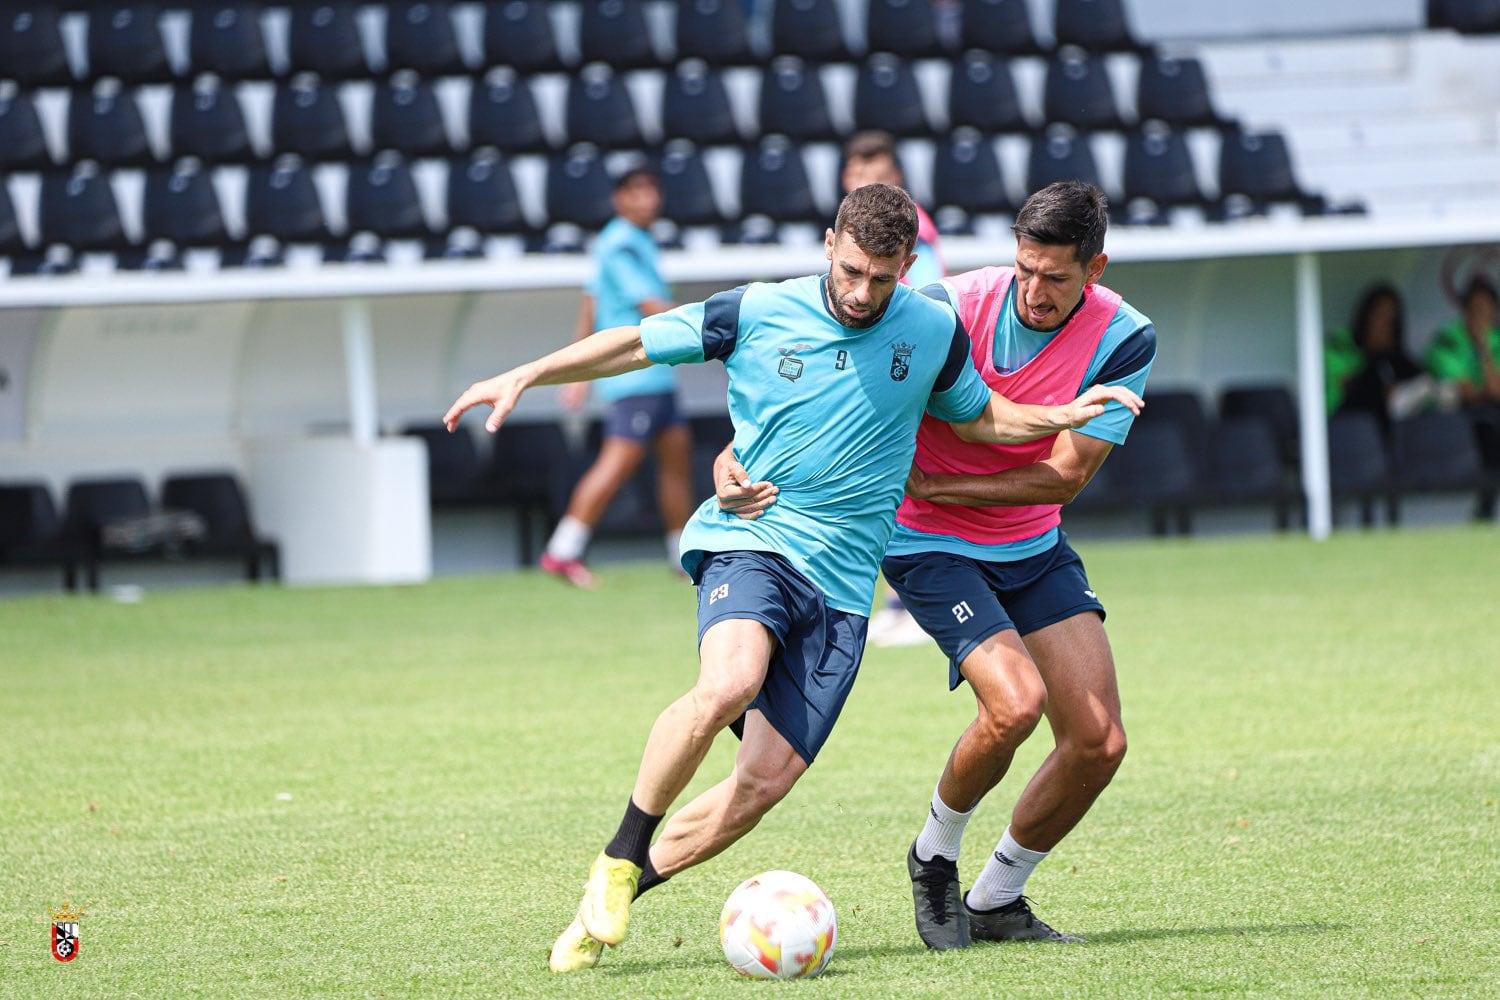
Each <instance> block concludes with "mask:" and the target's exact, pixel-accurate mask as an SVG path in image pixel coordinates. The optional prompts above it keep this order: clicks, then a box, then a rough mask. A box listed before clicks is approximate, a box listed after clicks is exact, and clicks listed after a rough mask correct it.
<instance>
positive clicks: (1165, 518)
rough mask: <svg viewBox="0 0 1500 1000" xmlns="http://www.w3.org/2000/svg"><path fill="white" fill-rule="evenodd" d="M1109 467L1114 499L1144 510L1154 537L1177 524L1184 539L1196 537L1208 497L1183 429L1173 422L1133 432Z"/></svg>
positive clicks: (1113, 454)
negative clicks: (1196, 517)
mask: <svg viewBox="0 0 1500 1000" xmlns="http://www.w3.org/2000/svg"><path fill="white" fill-rule="evenodd" d="M1148 405H1149V404H1148ZM1105 466H1106V467H1108V468H1109V486H1110V490H1109V492H1110V495H1111V498H1112V499H1113V500H1114V501H1116V502H1118V503H1122V504H1125V505H1128V506H1129V507H1132V508H1137V509H1139V508H1144V509H1145V510H1146V512H1147V516H1148V517H1149V519H1150V523H1151V531H1152V534H1155V535H1165V534H1167V533H1168V529H1169V528H1170V527H1171V526H1172V525H1174V524H1175V525H1176V527H1177V530H1178V532H1179V533H1180V534H1184V535H1186V534H1188V533H1189V532H1191V530H1192V510H1193V507H1194V506H1195V505H1196V504H1199V503H1201V502H1202V501H1203V500H1204V498H1205V495H1206V494H1205V492H1204V490H1203V487H1202V475H1201V470H1200V468H1199V467H1198V465H1197V464H1196V463H1195V462H1194V460H1193V456H1192V453H1191V451H1190V450H1189V444H1188V441H1187V438H1186V436H1185V435H1184V433H1183V431H1182V428H1181V427H1179V426H1177V425H1176V424H1174V423H1171V422H1168V421H1161V422H1158V423H1139V424H1136V425H1134V426H1132V427H1131V429H1130V436H1129V438H1128V439H1127V440H1126V441H1125V443H1124V444H1122V445H1120V446H1119V447H1117V448H1115V449H1114V451H1113V452H1111V453H1110V457H1109V461H1108V462H1106V463H1105ZM1095 502H1096V503H1098V502H1099V500H1096V501H1095Z"/></svg>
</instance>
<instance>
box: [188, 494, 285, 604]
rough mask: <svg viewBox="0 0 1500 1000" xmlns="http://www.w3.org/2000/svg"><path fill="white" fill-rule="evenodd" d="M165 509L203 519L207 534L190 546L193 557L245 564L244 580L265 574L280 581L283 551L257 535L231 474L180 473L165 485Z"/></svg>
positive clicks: (192, 542)
mask: <svg viewBox="0 0 1500 1000" xmlns="http://www.w3.org/2000/svg"><path fill="white" fill-rule="evenodd" d="M161 502H162V507H163V508H165V509H168V510H171V509H177V510H186V511H191V512H192V513H194V514H197V515H198V516H199V517H200V518H202V519H203V525H204V529H205V531H204V534H203V536H202V537H201V538H197V539H194V540H192V541H191V542H188V543H187V544H186V545H185V547H184V551H185V553H186V554H187V555H190V556H226V557H232V558H237V559H243V560H244V561H245V579H247V580H251V581H256V580H259V579H261V575H262V573H263V572H264V574H265V575H266V576H268V577H269V578H270V579H272V580H276V579H279V578H280V577H281V556H280V547H279V546H278V545H277V544H276V543H275V542H274V541H272V540H271V539H269V538H262V537H260V536H259V535H258V534H256V531H255V523H254V521H253V520H252V519H251V516H250V504H249V501H248V500H246V498H245V493H244V490H243V489H241V488H240V482H239V478H238V477H237V476H235V475H234V474H233V473H230V472H204V473H192V474H188V473H179V474H175V475H170V476H168V477H167V478H166V479H165V480H163V481H162V487H161Z"/></svg>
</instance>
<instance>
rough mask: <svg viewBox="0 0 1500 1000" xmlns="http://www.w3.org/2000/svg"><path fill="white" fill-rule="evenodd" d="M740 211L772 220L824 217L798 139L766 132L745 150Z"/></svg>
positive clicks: (741, 165) (782, 220)
mask: <svg viewBox="0 0 1500 1000" xmlns="http://www.w3.org/2000/svg"><path fill="white" fill-rule="evenodd" d="M740 212H741V214H742V215H746V216H752V215H759V216H763V217H765V218H767V219H769V220H771V221H772V222H817V221H821V220H822V213H821V212H820V211H819V209H818V206H817V204H816V202H814V200H813V195H812V185H811V184H810V183H809V181H808V177H807V167H806V165H805V164H804V163H803V162H802V153H801V150H800V149H799V148H798V146H797V144H796V143H794V142H792V141H791V140H789V139H788V138H787V137H786V136H781V135H767V136H762V137H761V140H760V142H759V143H757V144H756V146H755V148H754V149H753V150H751V151H750V152H747V153H746V154H745V158H744V160H743V161H741V164H740Z"/></svg>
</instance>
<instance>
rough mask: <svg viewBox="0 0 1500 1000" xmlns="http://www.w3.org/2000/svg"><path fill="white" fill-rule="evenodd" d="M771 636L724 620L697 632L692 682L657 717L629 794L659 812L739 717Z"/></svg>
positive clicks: (756, 625) (745, 621)
mask: <svg viewBox="0 0 1500 1000" xmlns="http://www.w3.org/2000/svg"><path fill="white" fill-rule="evenodd" d="M775 650H776V638H775V636H773V635H772V634H771V631H770V630H769V629H767V628H766V627H765V626H764V625H762V624H761V623H760V622H758V621H755V620H753V619H749V618H726V619H724V620H723V621H720V622H717V623H715V624H714V625H713V626H711V627H710V628H709V630H708V631H707V632H705V633H703V641H702V642H701V643H699V646H698V663H699V667H698V683H697V684H695V685H694V686H693V689H692V690H691V691H689V692H688V693H687V694H685V695H683V696H682V697H681V698H678V699H677V700H676V701H674V702H673V703H672V704H670V705H668V706H667V708H666V709H665V710H664V711H663V712H662V713H661V715H659V716H657V719H656V724H655V725H653V726H652V727H651V736H650V737H649V738H648V739H647V740H646V751H645V753H644V754H643V755H642V757H641V768H640V771H639V773H638V774H637V775H636V779H635V790H634V792H633V793H632V794H631V798H633V799H634V800H635V804H636V805H637V806H638V807H640V808H641V809H642V810H643V811H645V812H647V813H650V814H652V815H657V816H659V815H661V814H663V813H665V812H666V811H667V810H668V809H669V808H670V807H671V805H672V803H673V801H674V800H676V798H677V796H679V795H681V794H682V790H683V789H684V788H686V787H687V786H688V782H689V781H691V780H692V779H693V775H694V774H695V773H697V770H698V765H699V764H701V763H703V757H704V755H705V754H707V753H708V748H709V747H710V746H712V745H713V741H714V737H715V736H717V735H718V733H719V731H720V730H721V729H723V728H724V727H725V726H727V725H729V724H730V723H731V722H733V721H734V720H735V719H737V718H739V716H740V713H742V712H743V711H744V710H745V708H746V707H747V706H748V705H749V704H750V702H751V701H753V700H754V699H755V695H756V692H758V691H759V690H760V688H761V685H762V684H763V683H764V682H765V679H766V668H767V666H768V665H769V664H770V662H771V654H772V653H773V652H775Z"/></svg>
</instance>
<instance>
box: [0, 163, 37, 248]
mask: <svg viewBox="0 0 1500 1000" xmlns="http://www.w3.org/2000/svg"><path fill="white" fill-rule="evenodd" d="M30 249H31V248H30V247H28V246H27V245H26V238H25V235H24V234H23V233H22V232H21V223H20V221H19V220H17V218H16V204H15V202H13V201H12V200H11V197H10V188H8V187H6V185H5V178H4V177H3V176H0V257H10V258H12V259H14V258H16V257H20V256H23V255H25V254H26V253H27V252H28V251H29V250H30Z"/></svg>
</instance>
